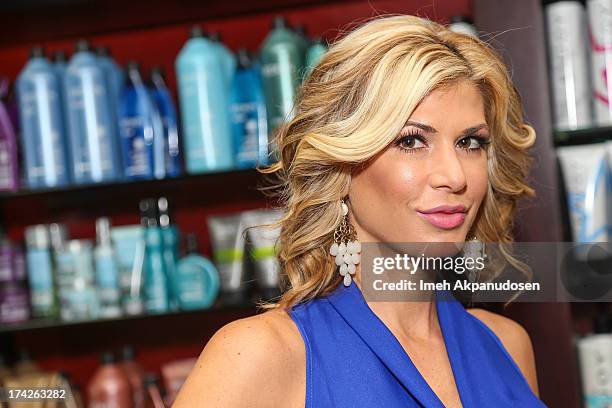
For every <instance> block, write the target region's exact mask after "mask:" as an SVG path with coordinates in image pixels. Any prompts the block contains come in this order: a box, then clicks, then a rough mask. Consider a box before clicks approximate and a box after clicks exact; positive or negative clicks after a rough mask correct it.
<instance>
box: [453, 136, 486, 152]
mask: <svg viewBox="0 0 612 408" xmlns="http://www.w3.org/2000/svg"><path fill="white" fill-rule="evenodd" d="M484 144H485V142H484V140H483V139H482V138H479V137H475V136H470V137H464V138H463V139H461V140H460V141H459V147H461V148H463V149H467V150H477V149H481V148H482V147H483V145H484Z"/></svg>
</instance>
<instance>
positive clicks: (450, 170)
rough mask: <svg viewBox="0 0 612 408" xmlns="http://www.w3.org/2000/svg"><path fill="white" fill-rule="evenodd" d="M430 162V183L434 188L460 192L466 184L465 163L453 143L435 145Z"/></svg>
mask: <svg viewBox="0 0 612 408" xmlns="http://www.w3.org/2000/svg"><path fill="white" fill-rule="evenodd" d="M433 150H434V151H433V154H432V155H431V156H430V157H431V161H432V162H431V163H430V176H429V180H430V184H431V187H432V188H434V189H446V190H448V191H449V192H453V193H456V192H459V191H461V190H463V189H464V188H465V186H466V177H465V172H464V170H463V164H462V162H461V160H460V158H459V156H458V154H457V149H456V148H455V146H453V145H452V143H442V144H439V145H438V146H435V148H434V149H433Z"/></svg>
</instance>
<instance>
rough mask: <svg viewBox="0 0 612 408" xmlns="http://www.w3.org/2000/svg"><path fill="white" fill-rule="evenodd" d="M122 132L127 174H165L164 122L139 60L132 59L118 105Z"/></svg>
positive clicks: (147, 176)
mask: <svg viewBox="0 0 612 408" xmlns="http://www.w3.org/2000/svg"><path fill="white" fill-rule="evenodd" d="M119 133H120V135H121V151H122V155H123V165H124V173H125V177H126V178H127V179H128V180H146V179H152V178H163V177H165V174H166V164H165V161H166V157H165V142H164V126H163V123H162V119H161V116H160V115H159V111H158V110H157V107H156V106H155V102H154V101H153V98H152V96H151V94H150V93H149V89H148V88H147V86H146V84H145V83H144V82H143V80H142V76H141V75H140V69H139V67H138V63H136V62H134V61H130V62H129V63H128V67H127V80H126V85H125V88H124V90H123V95H122V97H121V106H120V109H119Z"/></svg>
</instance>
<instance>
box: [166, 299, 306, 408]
mask: <svg viewBox="0 0 612 408" xmlns="http://www.w3.org/2000/svg"><path fill="white" fill-rule="evenodd" d="M304 364H305V348H304V343H303V341H302V339H301V335H300V333H299V331H298V329H297V326H295V324H294V323H293V321H292V319H291V317H290V316H289V315H288V314H287V313H286V312H285V311H283V310H269V311H267V312H265V313H261V314H258V315H256V316H251V317H247V318H244V319H239V320H236V321H233V322H231V323H228V324H227V325H225V326H223V327H222V328H221V329H219V330H218V331H217V332H216V333H215V334H214V336H213V337H212V338H211V339H210V340H209V341H208V343H207V344H206V347H204V350H203V351H202V353H201V354H200V357H199V358H198V361H197V363H196V366H195V367H194V369H193V370H192V372H191V374H190V375H189V377H188V379H187V381H186V382H185V384H184V385H183V387H182V388H181V391H180V393H179V395H178V397H177V400H176V402H175V403H174V405H173V407H174V408H183V407H193V406H207V407H228V408H230V407H236V408H238V407H270V406H291V405H290V404H287V402H288V398H292V397H295V398H293V399H294V400H297V401H299V399H300V397H301V396H300V390H301V387H300V384H301V382H300V380H301V377H304V375H305V374H304V373H303V371H305V370H304V369H303V368H304ZM300 376H301V377H300ZM302 381H303V380H302ZM303 404H304V400H303V399H302V400H301V405H302V406H303ZM298 406H299V405H298Z"/></svg>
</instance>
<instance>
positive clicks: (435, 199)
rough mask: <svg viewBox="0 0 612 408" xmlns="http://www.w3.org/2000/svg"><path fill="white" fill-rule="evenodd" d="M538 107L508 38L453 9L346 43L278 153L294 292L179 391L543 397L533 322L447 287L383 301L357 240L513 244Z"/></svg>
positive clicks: (293, 397) (287, 400)
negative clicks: (453, 26)
mask: <svg viewBox="0 0 612 408" xmlns="http://www.w3.org/2000/svg"><path fill="white" fill-rule="evenodd" d="M522 114H523V112H522V107H521V104H520V99H519V96H518V94H517V93H516V91H515V89H514V87H513V85H512V83H511V80H510V78H509V76H508V73H507V70H506V67H505V66H504V64H503V63H502V62H501V60H500V58H499V57H498V56H497V54H496V53H495V52H494V51H492V50H491V49H490V48H489V47H488V46H487V45H486V44H484V43H483V42H481V41H479V40H477V39H474V38H471V37H469V36H467V35H463V34H458V33H454V32H451V31H449V30H448V29H446V28H445V27H443V26H441V25H439V24H437V23H434V22H431V21H428V20H425V19H421V18H417V17H413V16H391V17H384V18H378V19H375V20H373V21H370V22H369V23H367V24H365V25H363V26H361V27H360V28H358V29H357V30H355V31H353V32H351V33H349V34H348V35H346V36H345V37H344V38H343V39H341V40H340V41H338V42H336V43H335V44H334V45H333V46H332V47H331V48H330V49H329V51H328V52H327V54H326V55H325V57H324V58H323V60H322V61H321V62H320V63H319V65H318V66H317V67H316V69H315V70H314V72H313V73H312V74H311V76H310V77H309V78H308V79H307V80H306V82H305V84H304V85H303V86H302V88H301V91H300V95H299V97H298V98H297V101H296V112H295V115H294V117H293V119H292V120H291V121H289V122H288V123H287V124H286V125H285V126H284V127H283V128H282V129H280V131H279V136H278V144H279V149H280V153H281V154H280V156H281V157H280V161H279V162H278V163H277V164H276V165H274V166H272V168H270V169H268V171H269V172H277V173H278V174H280V176H281V177H282V179H283V181H284V184H283V186H282V187H283V188H282V189H281V191H282V195H281V198H282V199H283V204H284V207H285V211H286V215H285V217H284V219H283V220H282V222H281V226H282V229H281V237H280V242H279V249H280V255H279V258H280V263H281V269H282V272H283V275H284V277H285V278H286V283H287V285H286V286H287V290H286V291H285V292H284V294H283V296H282V297H281V298H280V301H279V302H278V303H276V304H274V305H269V307H268V308H269V310H268V311H266V312H265V313H262V314H259V315H257V316H253V317H249V318H246V319H241V320H238V321H235V322H232V323H230V324H228V325H226V326H225V327H223V328H222V329H220V330H219V331H218V332H217V333H216V334H215V335H214V336H213V337H212V339H211V340H210V341H209V342H208V344H207V345H206V347H205V348H204V351H203V352H202V354H201V356H200V358H199V360H198V363H197V365H196V367H195V368H194V370H193V372H192V373H191V375H190V377H189V378H188V380H187V382H186V383H185V385H184V386H183V388H182V390H181V393H180V395H179V397H178V399H177V401H176V403H175V405H174V406H175V407H177V408H179V407H196V406H198V407H199V406H206V407H224V408H228V407H250V408H253V407H304V406H306V407H316V408H319V407H386V408H390V407H407V406H408V407H412V406H426V407H442V406H445V407H462V406H463V407H490V406H495V407H519V406H520V407H541V406H544V404H543V403H542V402H541V401H540V400H539V399H538V398H537V395H538V386H537V380H536V374H535V364H534V357H533V351H532V346H531V342H530V339H529V336H528V334H527V333H526V332H525V330H524V329H523V328H522V327H521V326H520V325H518V324H517V323H515V322H513V321H511V320H509V319H507V318H505V317H502V316H501V315H497V314H494V313H491V312H487V311H485V310H482V309H469V310H466V309H465V308H464V307H463V306H462V305H461V303H459V302H458V301H456V300H455V301H454V302H452V301H451V302H438V301H437V297H434V294H433V293H432V296H431V297H430V298H429V301H428V302H368V301H366V299H365V298H364V297H363V295H362V291H361V290H362V269H361V265H360V264H359V261H360V260H359V255H357V254H358V253H359V245H358V244H353V241H356V242H359V243H364V242H389V243H390V242H463V241H464V240H466V239H471V238H472V237H475V238H477V239H478V240H482V241H487V242H496V243H499V245H507V244H509V243H510V242H511V241H512V237H511V234H510V231H511V223H512V217H513V213H514V210H515V203H516V201H517V200H518V199H519V198H520V197H522V196H524V195H532V194H533V190H531V188H530V187H529V186H527V185H526V184H525V181H524V179H525V177H526V174H527V171H528V165H529V163H530V158H529V156H528V154H527V152H526V149H527V148H528V147H530V146H532V145H533V143H534V139H535V133H534V130H533V128H532V127H530V126H529V125H527V124H525V123H524V122H523V116H522ZM439 206H450V207H442V208H440V207H439ZM349 242H351V244H350V245H349V248H350V249H349V250H350V252H353V253H355V254H356V255H350V256H348V258H344V257H343V255H342V254H341V256H340V258H339V259H340V261H339V262H336V259H337V258H338V255H337V254H338V251H339V250H338V247H337V246H336V247H335V248H331V247H332V246H333V244H334V243H336V244H340V246H341V247H343V248H346V244H347V243H349ZM344 251H346V249H344ZM508 256H509V257H511V255H508ZM345 261H346V264H345ZM351 265H353V266H351ZM347 276H348V277H347Z"/></svg>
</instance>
